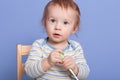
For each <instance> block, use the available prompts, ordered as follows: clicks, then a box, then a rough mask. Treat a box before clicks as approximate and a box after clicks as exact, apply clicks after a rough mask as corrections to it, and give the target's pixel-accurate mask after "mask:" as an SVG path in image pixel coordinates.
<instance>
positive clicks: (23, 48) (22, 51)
mask: <svg viewBox="0 0 120 80" xmlns="http://www.w3.org/2000/svg"><path fill="white" fill-rule="evenodd" d="M30 49H31V46H30V45H22V44H17V80H22V74H23V73H24V72H25V71H24V66H25V65H24V63H22V57H23V56H26V55H28V54H29V51H30Z"/></svg>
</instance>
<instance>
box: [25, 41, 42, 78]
mask: <svg viewBox="0 0 120 80" xmlns="http://www.w3.org/2000/svg"><path fill="white" fill-rule="evenodd" d="M42 54H43V51H42V49H41V48H40V43H39V41H35V42H34V43H33V45H32V48H31V50H30V54H29V56H28V59H27V61H26V63H25V72H26V74H27V75H29V76H30V77H32V78H37V77H40V76H42V75H43V74H44V72H43V70H42V68H41V61H42Z"/></svg>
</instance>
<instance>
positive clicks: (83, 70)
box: [75, 46, 90, 80]
mask: <svg viewBox="0 0 120 80" xmlns="http://www.w3.org/2000/svg"><path fill="white" fill-rule="evenodd" d="M75 60H76V64H77V66H78V74H77V77H78V78H79V79H80V80H81V79H83V80H84V79H86V78H87V76H88V74H89V72H90V69H89V66H88V65H87V62H86V59H85V58H84V54H83V50H82V48H81V47H80V46H79V49H78V50H77V51H76V53H75Z"/></svg>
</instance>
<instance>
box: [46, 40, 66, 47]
mask: <svg viewBox="0 0 120 80" xmlns="http://www.w3.org/2000/svg"><path fill="white" fill-rule="evenodd" d="M48 43H49V44H50V45H52V46H53V47H54V48H56V49H64V48H66V47H67V46H68V41H64V42H51V41H49V40H48Z"/></svg>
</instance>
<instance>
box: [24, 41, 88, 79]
mask: <svg viewBox="0 0 120 80" xmlns="http://www.w3.org/2000/svg"><path fill="white" fill-rule="evenodd" d="M68 43H69V45H68V46H67V47H66V48H64V49H63V52H64V56H71V57H72V58H73V59H74V60H75V61H76V64H77V66H78V69H79V72H78V75H77V77H78V78H79V80H85V79H86V78H87V76H88V74H89V71H90V70H89V67H88V65H87V62H86V60H85V58H84V55H83V50H82V48H81V46H80V44H79V43H77V42H76V41H73V40H69V41H68ZM53 50H55V48H54V47H53V46H52V45H50V44H49V43H47V39H39V40H36V41H35V42H34V43H33V45H32V48H31V50H30V54H29V56H28V59H27V61H26V63H25V71H26V74H27V75H29V76H30V77H32V78H36V80H75V79H74V78H73V77H71V74H70V72H69V71H68V70H66V69H64V68H63V67H62V66H61V65H60V64H56V65H55V66H54V67H52V68H50V69H49V70H48V71H46V72H44V71H43V70H42V68H41V65H42V64H41V61H42V59H44V58H47V57H48V56H49V53H50V52H51V51H53Z"/></svg>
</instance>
